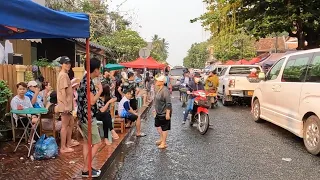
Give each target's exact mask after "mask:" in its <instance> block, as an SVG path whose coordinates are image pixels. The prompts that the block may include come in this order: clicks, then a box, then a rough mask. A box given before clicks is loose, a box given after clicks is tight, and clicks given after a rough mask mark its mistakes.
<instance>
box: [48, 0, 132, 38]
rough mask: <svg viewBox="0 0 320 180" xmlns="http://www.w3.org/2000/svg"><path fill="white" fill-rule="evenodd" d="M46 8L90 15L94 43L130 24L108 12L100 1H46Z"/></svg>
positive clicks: (121, 17)
mask: <svg viewBox="0 0 320 180" xmlns="http://www.w3.org/2000/svg"><path fill="white" fill-rule="evenodd" d="M46 6H47V7H49V8H51V9H55V10H60V11H72V12H84V13H87V14H89V15H90V36H91V37H90V38H91V40H93V41H96V40H97V39H98V38H99V37H101V36H104V35H108V34H109V35H110V34H111V33H112V32H114V31H121V30H125V29H127V27H128V26H129V25H130V24H131V22H130V21H128V20H126V19H125V18H124V17H123V16H121V15H120V14H119V13H118V12H112V11H109V10H108V6H107V5H106V4H105V3H103V2H102V1H94V2H93V1H90V0H63V1H61V0H46Z"/></svg>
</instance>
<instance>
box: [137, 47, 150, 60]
mask: <svg viewBox="0 0 320 180" xmlns="http://www.w3.org/2000/svg"><path fill="white" fill-rule="evenodd" d="M139 56H140V58H143V59H147V58H148V57H149V56H150V49H148V48H146V47H145V48H141V49H140V50H139Z"/></svg>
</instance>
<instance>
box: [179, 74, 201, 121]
mask: <svg viewBox="0 0 320 180" xmlns="http://www.w3.org/2000/svg"><path fill="white" fill-rule="evenodd" d="M200 80H201V76H200V74H199V73H198V72H196V73H194V76H193V81H191V82H190V83H189V86H188V91H187V93H188V94H190V93H191V92H192V91H198V90H204V86H203V84H202V83H201V82H200ZM194 98H195V97H193V96H192V95H190V96H189V100H188V106H187V108H186V110H185V112H184V118H183V122H182V124H185V123H186V120H187V117H188V115H189V113H190V112H192V116H194V108H193V103H194Z"/></svg>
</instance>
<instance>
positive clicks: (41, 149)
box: [34, 134, 58, 160]
mask: <svg viewBox="0 0 320 180" xmlns="http://www.w3.org/2000/svg"><path fill="white" fill-rule="evenodd" d="M57 156H58V145H57V142H56V140H55V138H54V137H48V138H46V135H45V134H43V135H42V136H41V137H40V138H39V139H38V141H37V143H36V145H35V151H34V158H35V159H37V160H43V159H51V158H55V157H57Z"/></svg>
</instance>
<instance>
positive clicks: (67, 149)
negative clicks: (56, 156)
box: [60, 148, 74, 153]
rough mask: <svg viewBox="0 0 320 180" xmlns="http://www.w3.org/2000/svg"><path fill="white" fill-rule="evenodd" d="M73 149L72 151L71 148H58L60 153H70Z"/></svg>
mask: <svg viewBox="0 0 320 180" xmlns="http://www.w3.org/2000/svg"><path fill="white" fill-rule="evenodd" d="M73 151H74V149H73V148H66V149H60V152H61V153H70V152H73Z"/></svg>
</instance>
